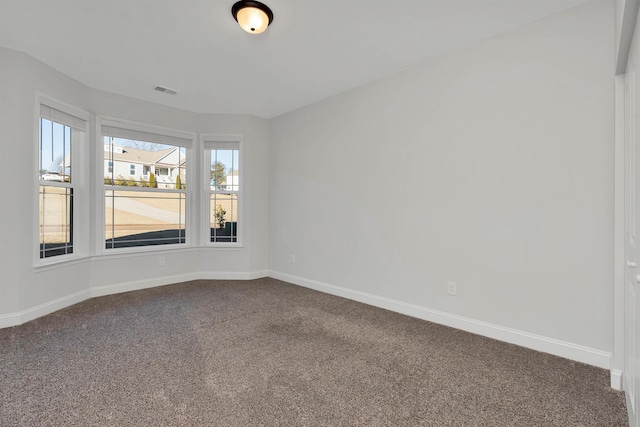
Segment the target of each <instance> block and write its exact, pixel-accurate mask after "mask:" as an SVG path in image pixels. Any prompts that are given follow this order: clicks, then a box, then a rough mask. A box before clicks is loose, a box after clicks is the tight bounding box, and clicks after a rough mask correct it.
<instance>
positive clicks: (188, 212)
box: [95, 116, 197, 256]
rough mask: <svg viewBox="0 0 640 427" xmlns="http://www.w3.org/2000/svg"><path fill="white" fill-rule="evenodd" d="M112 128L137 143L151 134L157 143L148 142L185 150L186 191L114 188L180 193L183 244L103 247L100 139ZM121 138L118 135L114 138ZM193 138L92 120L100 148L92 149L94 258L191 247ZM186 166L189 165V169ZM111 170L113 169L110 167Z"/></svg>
mask: <svg viewBox="0 0 640 427" xmlns="http://www.w3.org/2000/svg"><path fill="white" fill-rule="evenodd" d="M105 127H108V128H112V129H117V130H121V131H124V132H129V133H130V135H132V136H133V135H138V137H132V138H131V139H132V140H140V141H143V140H144V141H146V139H139V138H140V136H144V135H147V136H149V135H153V136H154V137H157V138H158V139H157V140H152V141H148V142H155V143H159V144H170V145H175V146H179V147H183V148H185V157H186V164H187V165H188V166H187V167H188V170H187V171H186V183H185V184H186V189H184V190H177V189H156V188H143V187H124V186H122V187H121V186H116V188H117V190H118V191H133V192H139V191H142V192H149V193H154V192H158V193H165V194H166V193H184V194H185V215H184V219H185V234H184V239H185V243H170V244H162V245H142V246H133V247H121V248H107V247H106V242H107V235H106V217H105V213H106V209H105V207H106V206H105V205H106V204H105V197H106V196H105V191H107V190H108V189H109V187H110V186H109V185H107V184H105V183H104V177H105V173H106V171H105V167H104V163H105V162H104V160H105V159H104V137H105V136H108V135H106V134H105V132H104V128H105ZM115 137H118V138H119V137H121V136H115ZM178 140H183V141H182V143H181V144H177V142H178ZM195 140H196V135H195V133H193V132H189V131H182V130H177V129H172V128H165V127H160V126H154V125H149V124H143V123H138V122H133V121H129V120H125V119H120V118H114V117H107V116H97V117H96V142H97V144H98V145H99V147H100V149H97V150H96V158H95V161H96V162H97V163H96V164H97V165H99V166H98V167H96V178H97V185H96V195H97V197H96V199H97V221H96V224H98V226H97V227H96V230H95V236H96V245H95V252H96V254H97V255H101V256H109V255H116V254H123V253H125V254H126V253H148V252H158V251H166V250H175V249H183V248H184V249H186V248H190V247H193V246H194V242H195V239H194V236H196V235H197V230H196V228H197V223H196V216H195V213H196V209H194V208H193V207H192V206H190V205H191V203H192V202H191V201H192V200H194V194H197V193H195V192H194V188H193V183H194V182H196V181H195V180H194V172H195V168H194V167H193V166H194V162H193V157H194V145H195ZM189 165H190V166H189ZM114 167H115V166H114Z"/></svg>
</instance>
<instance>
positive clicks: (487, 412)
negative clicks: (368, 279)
mask: <svg viewBox="0 0 640 427" xmlns="http://www.w3.org/2000/svg"><path fill="white" fill-rule="evenodd" d="M626 416H627V413H626V409H625V403H624V395H623V394H622V393H620V392H616V391H614V390H612V389H611V388H610V387H609V373H608V372H607V371H605V370H602V369H598V368H594V367H590V366H587V365H583V364H580V363H576V362H572V361H569V360H565V359H561V358H559V357H555V356H551V355H548V354H543V353H538V352H535V351H532V350H527V349H524V348H520V347H517V346H514V345H510V344H505V343H501V342H498V341H494V340H491V339H488V338H483V337H480V336H476V335H472V334H469V333H466V332H462V331H459V330H455V329H451V328H447V327H444V326H439V325H436V324H433V323H429V322H425V321H422V320H417V319H413V318H410V317H407V316H403V315H400V314H396V313H392V312H389V311H385V310H381V309H378V308H373V307H370V306H367V305H364V304H359V303H356V302H353V301H349V300H345V299H342V298H338V297H334V296H331V295H326V294H322V293H319V292H315V291H311V290H308V289H304V288H301V287H297V286H293V285H290V284H286V283H284V282H280V281H277V280H274V279H259V280H254V281H248V282H242V281H195V282H188V283H182V284H177V285H171V286H164V287H158V288H153V289H148V290H143V291H136V292H129V293H125V294H118V295H111V296H107V297H101V298H94V299H91V300H88V301H85V302H83V303H80V304H77V305H75V306H72V307H69V308H66V309H64V310H61V311H58V312H56V313H53V314H51V315H48V316H45V317H42V318H40V319H37V320H35V321H32V322H29V323H26V324H24V325H21V326H18V327H13V328H7V329H0V425H2V426H34V425H37V426H40V425H43V426H76V425H77V426H89V425H94V426H100V425H109V426H191V425H206V426H259V425H262V426H352V425H359V426H381V425H384V426H418V425H425V426H465V427H466V426H608V427H611V426H626V425H627V421H626Z"/></svg>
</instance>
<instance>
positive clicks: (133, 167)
mask: <svg viewBox="0 0 640 427" xmlns="http://www.w3.org/2000/svg"><path fill="white" fill-rule="evenodd" d="M135 174H136V165H129V175H135Z"/></svg>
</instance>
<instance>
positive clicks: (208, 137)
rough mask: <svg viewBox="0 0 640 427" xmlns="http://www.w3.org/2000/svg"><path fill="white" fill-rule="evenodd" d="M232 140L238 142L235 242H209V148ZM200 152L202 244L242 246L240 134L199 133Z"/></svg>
mask: <svg viewBox="0 0 640 427" xmlns="http://www.w3.org/2000/svg"><path fill="white" fill-rule="evenodd" d="M225 142H232V143H237V144H238V173H239V175H238V182H239V183H240V188H239V189H238V192H237V195H238V234H237V238H236V240H237V241H236V242H211V238H210V233H211V224H210V223H209V214H210V209H211V207H210V206H209V203H210V195H211V190H210V181H211V175H210V170H211V163H210V161H211V155H210V152H211V148H210V147H212V146H213V145H215V144H216V143H225ZM200 144H201V147H202V149H201V151H200V152H201V154H202V171H203V172H202V178H201V180H202V190H203V191H202V197H201V200H202V204H201V208H200V230H202V231H201V233H200V235H201V238H202V239H204V240H203V243H204V244H203V246H205V247H210V248H242V247H243V235H244V229H245V223H244V215H243V210H244V202H243V198H244V192H245V190H244V188H245V185H246V183H245V180H244V160H243V159H244V155H243V150H242V135H230V134H201V135H200Z"/></svg>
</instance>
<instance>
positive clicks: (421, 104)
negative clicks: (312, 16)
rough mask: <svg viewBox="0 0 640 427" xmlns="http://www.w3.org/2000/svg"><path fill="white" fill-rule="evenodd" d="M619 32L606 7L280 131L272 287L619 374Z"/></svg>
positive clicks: (274, 148)
mask: <svg viewBox="0 0 640 427" xmlns="http://www.w3.org/2000/svg"><path fill="white" fill-rule="evenodd" d="M613 21H614V16H613V5H612V3H610V2H598V1H595V2H590V3H587V4H585V5H582V6H580V7H577V8H574V9H571V10H568V11H566V12H563V13H560V14H558V15H555V16H552V17H549V18H546V19H544V20H541V21H538V22H536V23H533V24H530V25H528V26H525V27H522V28H520V29H518V30H515V31H513V32H510V33H507V34H504V35H501V36H498V37H495V38H492V39H490V40H487V41H485V42H482V43H479V44H478V45H476V46H474V47H472V48H469V49H466V50H463V51H459V52H456V53H454V54H451V55H448V56H446V57H442V58H440V59H439V60H436V61H433V62H430V63H427V64H424V65H422V66H419V67H415V68H411V69H408V70H406V71H403V72H401V73H398V74H396V75H394V76H391V77H389V78H386V79H384V80H381V81H379V82H376V83H373V84H369V85H366V86H363V87H361V88H358V89H355V90H352V91H349V92H346V93H344V94H341V95H339V96H336V97H333V98H330V99H327V100H325V101H323V102H320V103H317V104H314V105H311V106H308V107H306V108H303V109H300V110H297V111H294V112H292V113H289V114H286V115H283V116H281V117H279V118H276V119H274V120H273V121H272V128H271V135H270V144H271V145H270V163H271V167H270V180H271V204H270V209H271V210H270V221H271V222H270V224H271V226H270V230H271V239H270V251H269V254H270V269H271V270H272V274H273V275H275V276H276V277H281V278H286V279H288V280H291V281H294V282H296V283H300V284H304V285H307V286H312V287H316V288H318V289H323V290H327V291H330V292H334V293H338V294H342V295H346V296H350V297H353V298H355V299H361V300H364V301H369V302H374V303H376V302H377V303H379V305H382V306H389V307H395V308H398V307H400V308H401V309H402V307H404V308H406V310H404V311H406V312H411V313H414V314H415V313H419V312H423V313H424V314H425V316H424V317H425V318H430V317H431V318H435V319H440V320H444V321H445V322H446V321H449V323H450V324H454V325H456V326H460V327H465V326H466V327H468V328H467V329H469V330H473V329H474V327H475V326H481V327H479V328H477V329H476V330H480V331H481V332H482V331H484V332H487V331H489V333H488V334H489V335H491V333H490V329H492V328H493V330H494V332H495V331H498V332H499V333H498V332H496V333H495V334H494V335H495V336H498V337H502V338H505V337H506V338H507V339H509V337H511V338H512V339H513V341H514V342H518V339H519V338H518V337H519V336H520V335H523V336H525V338H526V339H524V341H521V342H523V343H524V344H525V345H526V344H531V343H532V342H534V341H536V340H537V344H536V343H535V342H534V344H533V345H532V346H533V347H536V346H537V348H540V349H544V348H545V345H547V344H548V345H549V346H551V347H554V346H555V347H554V349H552V351H553V350H556V351H557V352H559V353H562V354H563V355H568V356H571V355H572V354H578V356H576V358H578V359H582V360H584V361H587V362H590V363H594V364H596V365H601V366H606V365H607V364H608V357H609V356H610V352H611V349H612V339H611V335H612V328H613V326H612V325H613V324H612V318H613V313H612V292H613V284H612V280H613V266H612V258H613V255H612V253H613V177H614V174H613V166H614V162H613V154H614V142H613V135H614V127H613V125H614V120H613V111H614V110H613V102H614V85H613V70H614V46H615V41H614V30H613ZM425 42H428V41H425ZM345 181H346V182H347V185H345V184H344V183H345ZM292 254H294V255H295V263H292V262H291V255H292ZM447 281H455V282H457V296H455V297H452V296H448V295H447ZM447 319H448V320H447ZM474 325H475V326H474ZM483 328H484V329H483ZM505 331H506V332H505ZM501 334H502V335H501ZM527 340H528V341H527ZM558 349H560V351H558ZM563 352H564V353H563ZM572 352H574V353H572Z"/></svg>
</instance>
